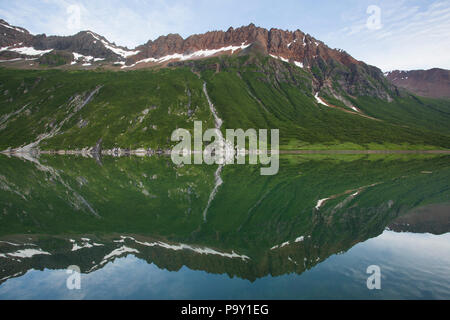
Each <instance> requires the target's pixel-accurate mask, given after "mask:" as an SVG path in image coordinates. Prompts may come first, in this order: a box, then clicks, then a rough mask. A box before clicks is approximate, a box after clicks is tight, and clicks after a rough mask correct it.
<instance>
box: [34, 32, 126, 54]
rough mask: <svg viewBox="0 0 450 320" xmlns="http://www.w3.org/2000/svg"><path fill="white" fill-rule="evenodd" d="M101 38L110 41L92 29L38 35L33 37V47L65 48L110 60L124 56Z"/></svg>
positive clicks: (46, 48) (44, 48) (40, 48)
mask: <svg viewBox="0 0 450 320" xmlns="http://www.w3.org/2000/svg"><path fill="white" fill-rule="evenodd" d="M98 39H101V40H103V41H105V42H107V43H109V42H108V41H107V40H106V39H105V38H103V37H100V36H98V35H97V34H95V33H93V32H90V31H82V32H79V33H77V34H76V35H73V36H68V37H59V36H50V37H47V36H46V35H45V34H44V35H38V36H36V37H34V38H33V41H32V44H33V47H34V48H36V49H38V50H48V49H55V50H64V51H69V52H76V53H80V54H82V55H85V56H92V57H97V58H105V59H110V60H115V61H117V60H120V59H121V58H122V57H121V56H119V55H117V54H115V53H114V52H112V51H111V50H109V49H107V48H106V47H105V46H104V44H103V43H102V42H101V40H98Z"/></svg>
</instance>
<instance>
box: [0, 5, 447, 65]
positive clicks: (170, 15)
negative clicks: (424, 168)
mask: <svg viewBox="0 0 450 320" xmlns="http://www.w3.org/2000/svg"><path fill="white" fill-rule="evenodd" d="M73 6H76V7H73ZM369 6H377V7H378V8H380V15H379V17H380V20H379V22H380V23H379V24H373V23H372V24H370V25H369V27H368V25H367V20H368V19H369V18H370V17H371V16H372V17H373V14H374V11H370V13H367V10H368V8H369ZM74 8H75V9H74ZM77 8H78V9H77ZM78 11H79V12H80V15H79V17H80V19H79V20H78V19H76V18H74V13H76V12H78ZM0 18H3V19H5V20H6V21H8V22H9V23H11V24H13V25H19V26H23V27H25V28H27V29H28V30H29V31H30V32H32V33H35V34H37V33H46V34H58V35H68V34H73V33H76V32H77V31H80V30H87V29H89V30H92V31H95V32H97V33H99V34H101V35H104V36H105V37H106V38H108V39H109V40H110V41H114V42H116V43H117V44H120V45H124V46H128V47H130V48H131V47H134V46H136V45H139V44H142V43H145V42H147V40H149V39H155V38H156V37H158V36H159V35H164V34H167V33H179V34H181V35H182V36H183V37H187V36H189V35H191V34H194V33H203V32H206V31H209V30H226V29H228V27H230V26H233V27H239V26H242V25H248V24H249V23H250V22H253V23H255V24H256V25H258V26H261V27H265V28H271V27H275V28H281V29H289V30H295V29H300V30H302V31H304V32H307V33H309V34H311V35H313V36H314V37H316V38H318V39H320V40H322V41H324V42H325V43H327V44H328V45H329V46H330V47H333V48H342V49H345V50H346V51H347V52H349V53H350V54H351V55H353V56H354V57H355V58H357V59H360V60H363V61H365V62H367V63H370V64H373V65H376V66H378V67H380V68H381V69H383V70H392V69H422V68H432V67H441V68H447V69H450V54H449V52H450V0H428V1H426V0H397V1H392V0H313V1H311V0H286V1H282V0H279V1H274V0H270V1H266V0H261V1H256V0H239V1H237V0H227V1H223V0H221V1H218V0H166V1H164V0H128V1H121V0H120V1H119V0H89V1H88V0H78V1H75V0H15V1H13V0H0ZM370 21H373V20H370ZM78 22H79V23H78ZM374 26H375V27H374Z"/></svg>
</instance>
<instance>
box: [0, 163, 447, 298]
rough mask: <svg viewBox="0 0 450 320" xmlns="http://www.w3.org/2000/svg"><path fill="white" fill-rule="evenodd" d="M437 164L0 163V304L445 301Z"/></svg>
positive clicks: (443, 211) (442, 175)
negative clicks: (72, 283) (373, 279)
mask: <svg viewBox="0 0 450 320" xmlns="http://www.w3.org/2000/svg"><path fill="white" fill-rule="evenodd" d="M449 160H450V156H448V155H431V154H427V155H400V154H399V155H396V154H391V155H386V154H380V155H378V154H374V155H368V154H363V155H359V154H351V155H283V156H282V157H281V159H280V172H279V173H278V174H277V175H275V176H261V175H260V174H259V173H260V171H259V167H257V166H250V165H227V166H225V167H224V168H223V169H222V170H221V171H220V179H219V180H221V181H223V182H222V183H221V184H220V185H217V183H218V179H217V177H215V174H216V171H217V166H206V165H204V166H203V165H200V166H199V165H191V166H176V165H174V164H173V163H172V162H171V160H170V158H167V157H150V158H148V157H146V158H138V157H130V158H128V157H126V158H112V157H104V158H102V159H97V160H95V159H90V158H82V157H75V156H63V157H58V156H45V155H42V156H41V157H40V158H38V159H35V158H27V159H21V158H16V157H13V158H8V157H6V156H0V299H83V298H85V299H213V298H214V299H216V298H217V299H449V298H450V280H449V279H450V254H449V252H450V250H449V249H450V233H449V232H450V199H449V195H450V186H449V182H448V181H450V161H449ZM72 265H76V266H78V267H79V268H80V270H81V273H82V274H81V290H69V289H68V288H67V285H66V280H67V278H68V277H69V274H68V273H67V268H68V267H69V266H72ZM370 265H377V266H379V267H380V269H381V289H380V290H369V289H368V288H367V285H366V281H367V278H368V277H369V276H370V275H369V274H367V273H366V269H367V267H368V266H370Z"/></svg>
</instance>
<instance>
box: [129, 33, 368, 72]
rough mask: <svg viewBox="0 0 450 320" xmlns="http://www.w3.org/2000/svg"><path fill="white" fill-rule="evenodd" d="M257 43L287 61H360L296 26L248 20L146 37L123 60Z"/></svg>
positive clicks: (308, 62) (349, 62)
mask: <svg viewBox="0 0 450 320" xmlns="http://www.w3.org/2000/svg"><path fill="white" fill-rule="evenodd" d="M252 43H258V45H259V46H260V47H262V49H263V50H264V51H265V52H266V53H268V54H271V55H274V56H279V57H282V58H284V59H287V60H289V61H297V62H301V63H303V64H304V65H307V66H309V65H312V64H313V61H315V60H317V59H318V58H319V57H320V58H322V59H323V60H325V61H328V60H330V59H333V60H337V61H339V62H340V63H342V64H344V65H347V66H349V65H353V64H360V63H361V62H359V61H357V60H356V59H354V58H352V57H351V56H350V55H348V54H347V53H346V52H344V51H342V50H336V49H331V48H329V47H327V46H326V45H325V44H324V43H323V42H321V41H319V40H316V39H315V38H313V37H312V36H310V35H308V34H305V33H303V32H302V31H300V30H296V31H293V32H292V31H285V30H280V29H270V30H267V29H264V28H260V27H256V26H255V25H254V24H250V25H248V26H245V27H241V28H237V29H233V28H229V29H228V30H227V31H211V32H207V33H204V34H197V35H192V36H190V37H188V38H187V39H183V38H182V37H181V36H180V35H178V34H169V35H167V36H161V37H159V38H158V39H156V40H155V41H149V42H147V43H146V44H145V45H142V46H139V47H137V48H136V49H137V50H139V51H140V53H139V54H137V55H135V56H132V57H130V58H129V59H128V60H127V64H132V63H134V62H136V61H139V60H143V59H146V58H160V57H163V56H167V55H171V54H175V53H179V54H189V53H192V52H195V51H199V50H208V49H209V50H211V49H219V48H225V47H229V46H241V45H243V44H247V45H248V44H252Z"/></svg>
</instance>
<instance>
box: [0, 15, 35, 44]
mask: <svg viewBox="0 0 450 320" xmlns="http://www.w3.org/2000/svg"><path fill="white" fill-rule="evenodd" d="M32 38H33V35H31V34H30V33H29V32H28V31H27V30H25V29H23V28H20V27H15V26H11V25H9V23H8V22H6V21H5V20H2V19H0V48H4V47H9V46H12V45H15V44H18V43H24V44H27V43H29V42H30V41H31V39H32Z"/></svg>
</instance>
